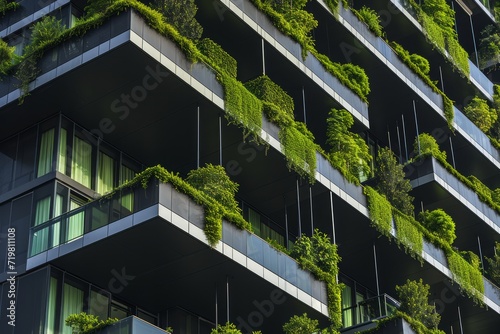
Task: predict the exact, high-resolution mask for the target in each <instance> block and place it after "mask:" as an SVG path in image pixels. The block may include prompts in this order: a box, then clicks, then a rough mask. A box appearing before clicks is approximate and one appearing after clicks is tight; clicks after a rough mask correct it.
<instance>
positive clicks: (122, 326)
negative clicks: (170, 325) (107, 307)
mask: <svg viewBox="0 0 500 334" xmlns="http://www.w3.org/2000/svg"><path fill="white" fill-rule="evenodd" d="M166 333H168V332H166V331H165V330H163V329H161V328H158V327H156V326H154V325H151V324H150V323H148V322H146V321H144V320H142V319H139V318H137V317H134V316H130V317H127V318H125V319H122V320H120V321H118V322H116V323H114V324H112V325H109V326H106V327H104V328H102V329H100V330H98V331H97V332H96V334H166Z"/></svg>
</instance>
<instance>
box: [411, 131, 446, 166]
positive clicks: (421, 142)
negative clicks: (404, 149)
mask: <svg viewBox="0 0 500 334" xmlns="http://www.w3.org/2000/svg"><path fill="white" fill-rule="evenodd" d="M413 150H414V151H415V152H420V153H419V154H428V153H430V154H432V155H433V156H435V157H440V159H443V160H446V152H445V151H441V150H440V149H439V145H438V143H437V142H436V139H434V137H433V136H431V135H430V134H428V133H421V134H419V135H418V140H417V138H415V141H414V142H413Z"/></svg>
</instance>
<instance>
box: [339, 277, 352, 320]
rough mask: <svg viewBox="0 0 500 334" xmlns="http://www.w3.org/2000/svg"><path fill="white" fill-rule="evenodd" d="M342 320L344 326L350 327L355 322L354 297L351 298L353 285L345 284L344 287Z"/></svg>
mask: <svg viewBox="0 0 500 334" xmlns="http://www.w3.org/2000/svg"><path fill="white" fill-rule="evenodd" d="M341 299H342V310H343V311H342V320H343V324H344V327H350V326H352V325H354V324H353V322H352V309H351V306H352V299H351V287H350V286H348V285H345V286H344V289H342V296H341Z"/></svg>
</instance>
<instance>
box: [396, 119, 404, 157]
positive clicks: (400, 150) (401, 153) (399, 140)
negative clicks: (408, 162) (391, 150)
mask: <svg viewBox="0 0 500 334" xmlns="http://www.w3.org/2000/svg"><path fill="white" fill-rule="evenodd" d="M396 134H397V135H398V145H399V163H400V164H403V149H402V147H401V136H400V135H399V124H397V123H396Z"/></svg>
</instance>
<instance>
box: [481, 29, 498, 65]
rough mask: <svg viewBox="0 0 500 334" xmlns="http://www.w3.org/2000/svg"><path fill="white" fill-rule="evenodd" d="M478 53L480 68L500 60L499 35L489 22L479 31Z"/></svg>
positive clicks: (495, 63)
mask: <svg viewBox="0 0 500 334" xmlns="http://www.w3.org/2000/svg"><path fill="white" fill-rule="evenodd" d="M478 53H479V67H481V68H487V67H491V66H495V65H497V64H498V62H499V61H500V35H499V32H498V28H496V27H495V26H494V25H491V24H490V25H488V26H486V27H485V28H484V29H483V31H481V39H480V40H479V50H478Z"/></svg>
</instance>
